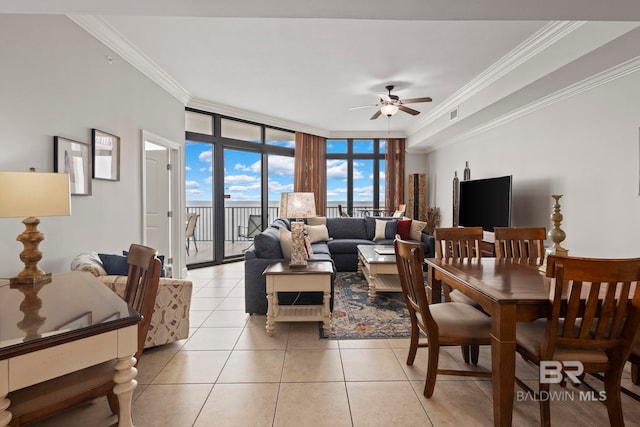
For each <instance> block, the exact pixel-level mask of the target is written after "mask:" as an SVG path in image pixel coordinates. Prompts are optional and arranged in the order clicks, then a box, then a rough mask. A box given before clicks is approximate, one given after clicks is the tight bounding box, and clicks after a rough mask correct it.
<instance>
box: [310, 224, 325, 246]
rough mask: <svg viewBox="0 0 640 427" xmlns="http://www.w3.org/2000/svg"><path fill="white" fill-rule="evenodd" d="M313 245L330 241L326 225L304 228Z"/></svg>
mask: <svg viewBox="0 0 640 427" xmlns="http://www.w3.org/2000/svg"><path fill="white" fill-rule="evenodd" d="M304 229H305V231H306V232H307V235H308V236H309V241H310V242H311V243H316V242H326V241H327V240H329V230H328V229H327V226H326V225H305V227H304Z"/></svg>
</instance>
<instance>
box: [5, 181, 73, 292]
mask: <svg viewBox="0 0 640 427" xmlns="http://www.w3.org/2000/svg"><path fill="white" fill-rule="evenodd" d="M0 189H1V190H0V218H25V217H26V218H25V219H24V220H23V221H22V223H23V224H24V225H25V227H26V228H25V230H24V231H23V232H22V233H21V234H19V235H18V237H17V238H16V240H18V241H19V242H22V244H23V245H24V250H23V251H22V252H21V253H20V259H21V260H22V262H24V269H23V270H22V271H21V272H20V273H19V274H18V275H17V276H16V277H13V278H11V279H10V283H11V284H37V283H44V282H48V281H50V280H51V274H50V273H49V274H46V273H45V272H44V271H42V270H41V269H40V268H39V267H38V262H39V261H40V260H41V259H42V252H40V251H39V250H38V246H39V245H40V242H41V241H43V240H44V235H43V234H42V233H41V232H40V231H38V224H40V220H39V219H38V218H36V216H39V217H40V216H69V215H70V214H71V207H70V204H69V175H68V174H62V173H36V172H35V171H33V172H0Z"/></svg>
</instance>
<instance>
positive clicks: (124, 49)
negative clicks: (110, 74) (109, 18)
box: [67, 15, 191, 105]
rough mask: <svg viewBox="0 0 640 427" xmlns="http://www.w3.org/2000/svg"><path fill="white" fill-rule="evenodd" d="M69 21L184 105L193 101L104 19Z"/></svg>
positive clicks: (77, 17)
mask: <svg viewBox="0 0 640 427" xmlns="http://www.w3.org/2000/svg"><path fill="white" fill-rule="evenodd" d="M67 17H68V18H69V19H71V20H72V21H73V22H75V23H76V24H78V25H79V26H80V27H81V28H82V29H84V30H85V31H86V32H88V33H89V34H91V35H92V36H93V37H95V38H96V39H98V40H99V41H100V42H102V43H103V44H104V45H106V46H107V47H108V48H110V49H111V50H113V51H114V52H115V53H116V54H118V55H119V56H121V57H122V58H123V59H124V60H125V61H127V62H128V63H129V64H131V65H133V66H134V67H135V68H137V69H138V70H139V71H140V72H141V73H142V74H144V75H145V76H147V77H148V78H150V79H151V80H153V81H154V82H156V83H157V84H158V85H159V86H160V87H162V88H163V89H164V90H166V91H167V92H169V93H170V94H171V95H172V96H174V97H175V98H176V99H178V100H179V101H180V102H182V103H183V104H185V105H186V104H187V103H188V102H189V100H190V99H191V94H190V93H189V92H188V91H187V90H186V89H185V88H184V87H182V86H181V85H180V83H178V82H177V81H176V80H175V79H173V78H172V77H171V76H170V75H169V74H167V73H166V72H165V71H164V70H163V69H162V68H160V67H159V66H158V64H156V63H155V62H153V61H152V60H151V58H149V57H148V56H146V55H145V54H144V53H142V51H140V50H139V49H138V48H137V47H135V46H134V45H133V44H132V43H131V42H130V41H129V40H127V39H126V38H125V37H124V36H123V35H122V34H121V33H120V32H118V31H117V30H116V29H115V28H113V27H112V26H111V25H109V24H107V23H106V22H105V21H104V20H103V19H102V18H100V17H98V16H90V15H67Z"/></svg>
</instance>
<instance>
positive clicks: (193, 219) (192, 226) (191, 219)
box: [185, 212, 200, 255]
mask: <svg viewBox="0 0 640 427" xmlns="http://www.w3.org/2000/svg"><path fill="white" fill-rule="evenodd" d="M199 216H200V214H197V213H193V212H190V213H187V230H186V231H185V237H186V238H187V255H189V239H192V240H193V246H195V248H196V253H198V244H197V243H196V234H195V231H196V224H197V223H198V217H199Z"/></svg>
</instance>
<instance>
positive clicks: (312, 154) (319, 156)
mask: <svg viewBox="0 0 640 427" xmlns="http://www.w3.org/2000/svg"><path fill="white" fill-rule="evenodd" d="M326 151H327V140H326V138H322V137H320V136H315V135H309V134H306V133H302V132H296V157H295V166H294V168H295V169H294V178H293V191H305V192H306V191H309V192H313V193H314V194H315V202H316V213H317V214H318V215H321V216H325V215H326V210H327V180H326V176H327V166H326V162H325V158H326Z"/></svg>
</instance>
